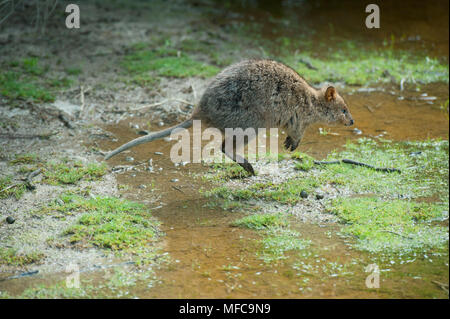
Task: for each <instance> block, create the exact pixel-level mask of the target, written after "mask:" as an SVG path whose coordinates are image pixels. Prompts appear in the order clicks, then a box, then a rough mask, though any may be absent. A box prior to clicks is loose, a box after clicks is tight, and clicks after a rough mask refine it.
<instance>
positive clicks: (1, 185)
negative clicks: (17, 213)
mask: <svg viewBox="0 0 450 319" xmlns="http://www.w3.org/2000/svg"><path fill="white" fill-rule="evenodd" d="M26 189H27V188H26V186H25V184H23V183H19V184H17V185H15V183H14V182H13V181H12V178H11V176H6V177H2V178H0V198H8V197H10V196H14V197H15V198H16V199H19V198H20V197H22V195H23V194H24V193H25V190H26Z"/></svg>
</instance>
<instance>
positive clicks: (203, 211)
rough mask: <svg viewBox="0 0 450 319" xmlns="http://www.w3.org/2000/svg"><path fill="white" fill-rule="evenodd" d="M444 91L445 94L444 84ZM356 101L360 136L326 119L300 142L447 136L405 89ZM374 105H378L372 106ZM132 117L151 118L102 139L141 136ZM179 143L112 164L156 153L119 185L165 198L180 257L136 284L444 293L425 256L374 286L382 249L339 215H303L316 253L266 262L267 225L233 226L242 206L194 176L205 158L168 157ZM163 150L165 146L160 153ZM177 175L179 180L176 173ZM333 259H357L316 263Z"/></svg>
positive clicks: (261, 291)
mask: <svg viewBox="0 0 450 319" xmlns="http://www.w3.org/2000/svg"><path fill="white" fill-rule="evenodd" d="M436 90H438V91H439V88H432V87H430V88H429V92H432V93H433V94H435V93H436ZM439 93H440V94H439V96H442V92H439ZM430 94H431V93H430ZM347 100H348V103H349V105H350V106H351V111H352V113H353V115H354V118H355V120H356V126H357V127H358V128H359V129H360V130H361V131H362V132H363V134H361V135H355V134H354V133H353V131H352V129H349V128H346V127H337V126H336V127H331V128H330V127H326V129H327V130H329V131H331V132H334V133H338V134H339V135H337V136H336V135H326V136H323V135H321V134H320V133H319V130H318V127H319V126H320V125H318V126H315V127H313V128H311V129H309V130H308V132H307V133H306V135H305V139H304V143H303V144H302V146H301V147H300V150H301V151H306V152H308V153H310V154H311V155H313V156H316V157H323V156H325V155H326V154H327V153H329V152H330V151H331V150H333V149H338V148H340V147H341V146H342V145H343V144H345V141H346V140H347V139H357V138H359V137H361V136H372V137H373V136H376V135H379V134H380V132H384V131H386V132H387V134H386V135H385V136H384V138H389V139H392V140H421V139H427V138H436V137H443V138H447V137H448V120H447V118H446V117H445V116H443V113H442V111H441V110H439V109H437V108H435V107H433V106H432V105H429V104H423V103H421V102H412V101H405V100H403V101H398V100H397V97H396V96H393V95H391V94H389V93H385V92H377V93H355V94H352V95H349V96H348V97H347ZM366 105H369V106H372V107H373V112H371V111H369V110H368V108H367V107H366ZM130 122H131V123H133V124H139V125H144V124H145V123H146V121H145V120H143V119H138V118H131V119H129V120H127V121H123V122H121V123H120V124H118V125H115V126H109V127H107V130H108V131H110V132H112V133H113V134H114V135H115V136H116V137H117V138H118V139H119V141H118V142H115V143H111V142H106V143H104V144H103V145H102V148H103V149H112V148H114V147H115V146H117V145H119V144H121V143H123V142H125V141H128V140H130V139H131V138H134V137H136V135H135V134H134V133H133V130H132V129H131V128H129V127H130V125H129V123H130ZM321 127H324V128H325V126H321ZM158 129H159V128H158ZM282 141H283V137H280V141H279V145H282V143H281V142H282ZM171 143H173V142H165V141H163V140H159V141H155V142H152V143H149V144H146V145H145V146H138V147H136V148H133V149H132V150H131V151H130V152H129V153H126V154H120V155H118V156H117V157H115V158H113V159H112V160H111V161H110V165H112V166H114V165H124V164H126V162H125V161H124V159H125V158H126V157H127V156H132V157H134V160H135V163H142V162H147V161H148V160H149V159H150V158H152V160H153V166H154V171H155V172H154V173H150V172H148V171H141V172H133V171H130V172H126V173H123V174H120V175H118V182H119V184H121V185H128V186H129V189H128V191H127V194H126V195H125V196H126V197H129V198H130V199H134V200H139V201H144V202H147V203H149V204H148V205H149V207H158V208H157V209H155V210H154V211H153V213H152V214H153V215H154V216H156V217H157V218H158V219H159V220H160V221H162V223H163V225H162V229H163V231H164V232H165V233H166V234H167V236H166V237H165V245H164V250H165V251H167V252H168V253H169V255H170V257H171V259H172V263H171V265H170V266H169V267H168V268H167V269H163V270H160V271H159V272H158V274H157V275H158V278H159V280H161V283H160V284H158V285H156V286H155V287H153V288H148V287H146V286H145V284H142V285H141V286H140V285H137V286H136V287H133V289H132V290H133V293H134V294H136V295H138V296H139V297H146V298H208V297H217V298H304V297H309V298H336V297H337V298H346V297H348V298H386V297H409V298H414V297H421V296H426V291H429V290H431V291H432V292H433V294H434V296H436V295H440V296H441V297H445V295H444V294H443V293H442V292H441V291H440V290H439V287H437V286H436V285H435V284H433V283H430V282H429V281H423V280H422V279H420V278H419V277H418V276H413V275H412V274H415V273H416V272H417V269H422V268H421V267H425V266H426V267H427V268H426V269H427V271H431V270H430V269H431V268H432V267H437V269H441V270H438V271H437V272H438V273H440V272H441V271H442V268H439V267H442V266H438V265H432V266H430V265H428V264H426V261H418V262H416V263H414V264H411V265H407V266H402V268H401V269H402V270H401V271H403V272H404V273H405V277H406V279H401V280H399V279H398V277H397V276H390V275H389V274H387V275H385V274H384V273H382V277H384V278H383V279H382V280H381V281H382V284H381V285H382V287H383V289H378V290H376V289H367V288H366V286H365V279H366V277H367V273H365V272H364V269H365V267H366V266H367V265H368V264H370V263H371V260H372V258H373V256H370V255H368V254H365V253H362V252H358V251H355V250H352V249H350V248H349V246H348V242H346V241H345V240H344V239H342V238H340V237H339V236H338V235H337V232H338V231H339V229H340V226H339V225H335V224H327V225H325V226H324V225H320V226H319V225H313V224H308V223H294V225H295V226H294V227H295V229H296V230H297V231H299V232H300V234H301V235H302V237H304V238H309V239H312V241H313V244H312V247H311V249H312V251H313V254H312V255H310V256H306V257H298V256H292V257H291V258H288V259H286V260H283V261H280V262H276V263H275V264H266V263H265V262H264V261H263V260H262V259H260V258H258V256H257V251H258V249H259V246H258V245H259V243H258V239H260V238H261V237H260V236H261V234H260V233H258V232H254V231H251V230H246V229H241V228H237V227H231V226H230V223H231V222H232V221H233V220H235V219H237V218H239V217H241V216H242V214H239V213H232V212H229V211H224V210H222V209H221V208H218V207H211V205H210V204H211V203H210V202H208V200H206V199H205V198H203V197H202V195H201V194H200V193H199V190H200V189H201V188H203V189H208V188H209V187H211V185H210V184H208V182H205V181H203V180H202V179H201V178H198V177H197V178H195V177H194V176H193V175H195V174H202V173H206V171H207V170H208V168H207V167H202V165H200V164H188V165H186V166H185V167H182V166H179V167H175V166H174V164H173V163H172V162H171V161H170V158H169V156H168V155H169V153H170V147H171V145H172V144H171ZM155 152H161V153H162V154H160V153H158V155H157V154H155ZM160 167H162V168H163V169H162V171H160V170H159V168H160ZM174 179H177V180H178V181H177V182H172V181H171V180H174ZM142 184H144V185H153V187H154V188H156V189H157V191H156V192H157V193H158V194H161V197H160V198H155V194H154V193H152V192H150V191H148V189H149V188H146V189H141V188H139V185H142ZM161 206H162V207H161ZM299 262H300V263H303V265H308V267H309V269H312V270H311V273H309V274H305V273H302V272H299V271H297V270H296V268H295V267H296V263H299ZM330 263H337V264H338V265H347V266H348V265H350V266H348V267H350V268H351V271H350V272H351V274H333V273H332V271H331V272H327V271H326V272H324V270H323V269H322V268H320V267H318V266H317V264H325V265H331V264H330ZM423 263H425V264H424V265H425V266H424V265H422V264H423ZM347 266H346V267H347ZM325 268H326V267H325ZM389 271H392V269H388V270H387V272H389ZM396 271H399V270H398V269H396ZM436 278H439V276H437V277H436ZM437 280H439V279H437ZM440 280H442V278H441V279H440ZM406 282H407V283H408V289H407V290H406V288H405V283H406Z"/></svg>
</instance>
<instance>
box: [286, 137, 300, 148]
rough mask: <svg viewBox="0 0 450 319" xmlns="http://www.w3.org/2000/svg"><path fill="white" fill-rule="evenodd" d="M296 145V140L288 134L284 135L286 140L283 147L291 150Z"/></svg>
mask: <svg viewBox="0 0 450 319" xmlns="http://www.w3.org/2000/svg"><path fill="white" fill-rule="evenodd" d="M297 146H298V142H297V143H296V142H294V140H293V139H292V137H290V136H288V137H286V140H285V141H284V148H285V149H287V150H289V151H293V150H295V149H296V148H297Z"/></svg>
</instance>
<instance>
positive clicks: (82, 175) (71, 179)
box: [44, 161, 107, 185]
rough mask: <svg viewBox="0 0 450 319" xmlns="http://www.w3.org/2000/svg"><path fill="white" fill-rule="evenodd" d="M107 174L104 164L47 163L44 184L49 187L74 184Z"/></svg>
mask: <svg viewBox="0 0 450 319" xmlns="http://www.w3.org/2000/svg"><path fill="white" fill-rule="evenodd" d="M106 172H107V166H106V164H104V163H102V164H97V163H89V164H87V165H84V164H82V163H81V162H74V163H70V162H68V161H62V162H53V161H52V162H48V163H47V164H46V167H45V170H44V177H45V178H44V182H45V183H48V184H51V185H58V184H75V183H76V182H78V181H80V180H81V179H84V180H96V179H98V178H100V177H102V176H103V175H105V174H106Z"/></svg>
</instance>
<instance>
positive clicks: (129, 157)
mask: <svg viewBox="0 0 450 319" xmlns="http://www.w3.org/2000/svg"><path fill="white" fill-rule="evenodd" d="M125 160H126V161H127V162H133V161H134V158H133V157H131V156H127V157H125Z"/></svg>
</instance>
